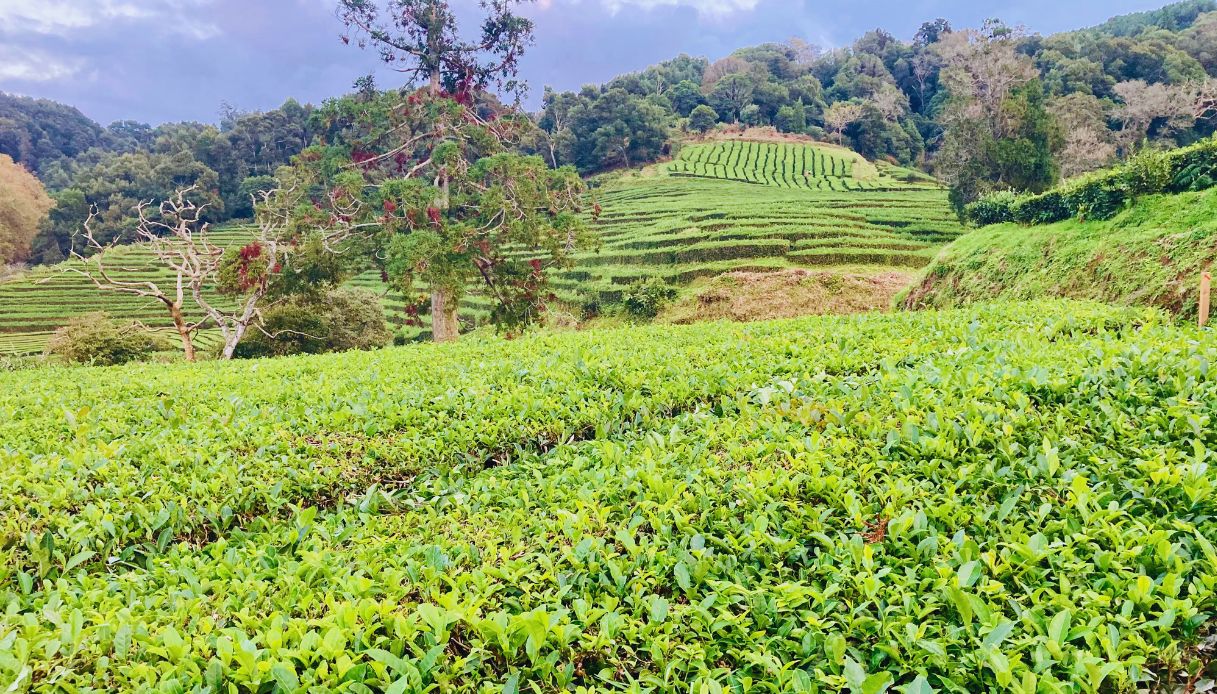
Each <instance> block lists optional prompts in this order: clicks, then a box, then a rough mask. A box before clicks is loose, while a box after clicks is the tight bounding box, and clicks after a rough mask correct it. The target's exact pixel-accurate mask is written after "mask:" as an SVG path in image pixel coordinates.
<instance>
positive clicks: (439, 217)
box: [297, 0, 591, 342]
mask: <svg viewBox="0 0 1217 694" xmlns="http://www.w3.org/2000/svg"><path fill="white" fill-rule="evenodd" d="M516 4H517V0H482V2H481V6H482V9H483V12H484V18H483V22H482V26H481V32H480V37H479V38H477V39H474V40H466V39H463V38H461V35H460V33H459V31H458V26H457V21H456V17H455V15H454V14H453V13H452V11H451V8H450V7H449V3H448V2H447V1H446V0H385V1H384V2H374V1H373V0H340V2H339V7H338V13H339V17H340V18H341V19H342V21H343V22H344V24H345V25H346V27H347V30H348V35H347V36H346V37H345V38H346V39H347V40H348V42H349V41H350V40H351V38H352V37H354V38H355V40H356V42H357V43H358V44H359V45H360V46H362V47H375V48H376V49H377V50H378V51H379V54H380V57H381V59H382V60H384V61H385V62H386V63H387V64H389V65H390V66H392V67H393V68H395V69H397V70H399V71H401V72H404V73H407V74H409V75H411V76H412V77H413V78H415V79H421V80H425V81H426V86H425V87H423V88H420V89H403V90H400V91H398V90H394V91H389V92H385V93H375V92H369V91H367V90H364V91H362V92H361V93H359V94H357V95H355V96H351V97H346V98H343V99H337V100H332V101H330V102H327V103H326V104H325V105H324V106H323V107H322V108H321V109H318V111H317V112H316V117H317V118H318V120H319V122H320V124H321V141H322V144H320V145H318V146H317V147H315V148H313V149H311V150H309V151H306V152H305V153H304V154H303V155H302V156H301V157H299V159H298V163H297V165H298V166H308V167H312V169H313V170H314V171H319V172H321V173H322V175H323V176H324V177H325V178H326V184H327V185H328V186H330V187H331V189H332V190H341V191H343V192H350V193H351V194H352V195H354V196H356V197H357V198H358V200H359V201H360V203H361V204H360V205H359V209H358V211H357V212H355V213H354V214H348V215H345V216H343V217H339V216H338V215H333V214H332V215H331V217H332V220H333V223H340V224H348V225H353V226H355V227H358V228H368V227H375V228H376V229H377V230H378V231H379V232H380V233H379V234H377V238H378V239H379V243H378V244H377V251H376V252H375V253H374V254H373V256H374V258H375V259H376V260H377V262H380V263H381V264H382V266H383V267H384V269H385V270H386V271H387V272H388V274H389V276H390V278H391V279H392V280H393V282H394V283H395V284H396V285H397V286H398V288H399V289H401V290H402V291H403V292H405V293H407V295H410V294H411V293H412V292H413V291H414V286H415V285H416V284H418V283H425V284H426V285H427V289H428V290H429V292H430V294H431V298H430V303H431V332H432V336H433V337H434V338H435V340H436V341H440V342H443V341H449V340H455V339H456V338H457V336H458V335H459V332H460V325H459V323H458V321H457V308H458V305H459V303H460V300H461V298H462V297H463V296H464V295H465V293H466V291H467V290H468V288H469V285H470V284H471V283H475V284H478V285H480V286H481V288H482V290H483V291H484V293H485V294H487V295H488V296H489V297H490V298H491V299H492V300H493V301H494V302H495V305H496V308H495V310H494V311H493V312H492V317H493V320H494V321H495V322H496V324H498V325H500V326H505V327H508V328H509V329H512V330H515V329H517V328H520V327H522V326H524V325H527V324H528V323H529V322H531V321H533V320H535V318H536V317H537V315H538V314H539V313H540V312H541V311H543V310H544V306H545V301H546V297H548V296H549V295H548V294H547V293H546V292H543V291H542V289H543V287H544V285H545V282H546V271H547V270H548V269H550V268H553V267H556V266H561V265H563V264H567V263H569V262H571V260H570V259H571V256H572V254H573V253H574V252H575V251H576V250H578V249H580V248H583V247H585V246H586V245H587V244H588V242H589V240H590V238H591V237H590V234H589V231H588V229H589V227H588V225H587V224H586V221H585V219H584V217H583V214H582V213H583V211H584V210H583V207H584V204H585V200H584V198H585V193H586V188H585V186H584V184H583V181H582V180H581V179H580V178H579V176H578V174H577V173H576V172H575V171H574V170H573V169H571V168H562V169H556V170H553V169H549V168H548V167H547V166H546V164H545V162H544V161H543V160H541V159H540V158H538V157H524V156H520V155H518V154H515V153H513V152H512V148H513V145H515V144H516V143H518V142H519V141H520V140H521V139H522V137H523V136H524V135H525V134H526V133H527V132H528V131H529V130H530V129H531V128H533V127H535V126H533V125H532V123H531V121H530V120H529V119H528V118H527V116H526V115H524V114H521V113H519V112H518V111H517V110H516V109H514V108H510V107H504V106H503V105H502V104H501V103H500V102H499V101H498V100H497V99H496V98H495V97H493V96H492V95H490V94H489V93H488V92H487V90H488V89H490V88H492V87H497V88H499V89H500V90H502V91H503V92H505V93H506V94H509V95H513V96H516V97H519V96H520V95H521V94H522V93H523V90H524V85H523V84H522V83H520V82H518V81H516V79H515V78H516V70H517V62H518V60H519V58H520V56H521V54H522V53H523V50H524V48H525V46H527V45H528V44H530V43H531V42H532V24H531V22H529V21H528V20H527V19H524V18H521V17H518V16H516V15H515V14H514V13H513V11H512V8H513V7H514V6H515V5H516Z"/></svg>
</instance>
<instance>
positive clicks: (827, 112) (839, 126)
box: [824, 101, 866, 144]
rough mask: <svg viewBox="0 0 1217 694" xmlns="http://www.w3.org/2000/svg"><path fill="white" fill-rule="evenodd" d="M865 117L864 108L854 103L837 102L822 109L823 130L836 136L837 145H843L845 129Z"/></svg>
mask: <svg viewBox="0 0 1217 694" xmlns="http://www.w3.org/2000/svg"><path fill="white" fill-rule="evenodd" d="M864 115H866V107H865V106H864V105H863V104H861V103H858V102H854V101H838V102H836V103H834V104H832V105H831V106H829V107H828V108H826V109H824V128H825V130H827V131H828V132H830V133H832V134H835V135H836V136H837V143H838V144H844V143H845V129H846V128H848V127H849V126H850V125H851V124H852V123H854V122H855V121H857V120H858V119H860V118H862V116H864Z"/></svg>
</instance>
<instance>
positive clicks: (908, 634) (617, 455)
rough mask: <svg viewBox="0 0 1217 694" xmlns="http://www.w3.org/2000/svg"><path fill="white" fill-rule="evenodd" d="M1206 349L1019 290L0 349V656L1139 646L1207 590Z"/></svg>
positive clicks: (808, 675) (341, 664)
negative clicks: (469, 328)
mask: <svg viewBox="0 0 1217 694" xmlns="http://www.w3.org/2000/svg"><path fill="white" fill-rule="evenodd" d="M1214 359H1217V351H1215V349H1214V347H1213V346H1212V344H1211V341H1210V340H1208V339H1206V337H1205V334H1204V333H1201V332H1199V331H1197V330H1196V329H1195V328H1191V327H1181V326H1177V325H1172V324H1169V323H1167V322H1165V321H1164V320H1163V319H1162V317H1161V316H1160V315H1159V314H1157V313H1155V312H1151V311H1143V310H1138V311H1133V310H1113V309H1111V308H1110V307H1106V306H1098V305H1090V304H1072V303H1054V302H1047V303H1037V304H1030V305H987V306H984V307H978V308H976V309H973V310H967V311H953V312H943V313H932V312H927V313H919V314H906V315H897V316H881V315H870V316H862V317H855V318H849V319H844V318H822V319H810V320H806V319H805V320H798V321H783V322H776V323H762V324H753V325H747V326H737V325H722V324H714V325H702V326H692V327H673V326H663V327H653V328H633V329H628V330H620V331H607V332H600V333H568V334H563V335H545V336H535V337H526V338H524V339H522V340H520V341H516V342H510V343H507V342H503V341H498V340H489V341H484V342H469V343H465V344H459V345H456V346H446V347H444V348H435V347H431V346H421V347H411V348H406V349H398V350H387V351H382V352H376V353H368V354H351V355H343V356H341V357H334V356H320V357H309V358H290V359H279V360H269V361H263V362H259V363H256V364H250V363H230V364H213V365H204V367H205V368H199V367H192V368H185V367H169V368H158V369H155V370H154V369H151V368H147V367H134V368H125V369H121V370H117V371H114V370H110V371H106V372H98V371H92V370H72V371H67V370H60V371H54V370H52V371H43V372H18V373H6V374H0V409H2V411H4V412H5V413H6V415H7V416H6V417H5V418H3V419H0V436H2V437H3V440H4V441H5V445H4V446H3V447H0V456H3V462H4V463H5V465H6V470H7V471H8V477H7V478H6V484H5V485H4V486H3V488H2V492H0V493H3V494H4V495H5V496H4V501H5V504H4V506H3V511H2V515H0V519H2V522H3V525H2V526H0V527H2V528H3V532H4V533H5V540H6V543H5V545H4V546H3V547H4V549H3V551H4V552H5V553H6V554H5V561H4V562H3V563H2V564H0V594H2V595H3V598H4V601H5V605H6V609H5V610H4V612H3V613H2V614H0V643H3V644H4V646H5V647H4V648H3V649H2V650H0V678H2V679H3V681H7V682H12V681H21V682H29V683H31V688H32V689H46V690H52V689H74V690H89V689H92V690H102V689H105V690H123V691H127V690H157V689H165V690H174V691H192V690H195V689H197V690H200V691H201V690H203V689H208V688H209V689H212V690H215V689H219V688H224V687H230V688H233V689H236V690H241V691H263V690H264V691H275V690H281V691H289V690H291V691H296V690H305V691H313V690H316V691H333V690H343V689H346V690H352V691H364V690H365V689H367V690H372V691H411V690H413V691H420V690H427V689H430V690H434V691H453V692H477V691H483V690H484V689H486V688H487V687H488V686H489V687H491V688H494V689H495V690H496V691H497V690H498V689H502V690H504V691H509V692H515V691H519V690H520V689H521V685H523V686H524V687H527V686H529V685H531V686H533V687H535V688H537V689H542V690H546V691H566V690H571V691H574V690H577V689H578V688H580V687H582V688H583V689H582V691H588V692H591V691H617V690H629V689H630V688H631V687H634V688H637V689H639V690H642V689H649V690H654V691H689V690H693V691H720V690H722V691H740V690H746V689H751V690H754V691H808V692H817V691H820V692H837V691H845V690H848V691H874V692H879V691H906V692H928V691H931V690H933V691H992V690H1001V689H1015V690H1017V691H1040V690H1041V689H1042V690H1043V691H1057V690H1061V691H1068V690H1072V689H1079V690H1086V691H1104V690H1108V689H1110V690H1114V691H1122V690H1129V689H1135V688H1136V687H1138V686H1141V685H1142V684H1144V683H1145V682H1150V681H1154V682H1163V681H1165V680H1166V678H1167V677H1168V676H1169V673H1170V672H1172V671H1173V672H1181V671H1182V672H1187V667H1188V664H1187V662H1186V659H1187V657H1188V654H1189V653H1193V652H1195V651H1194V649H1193V647H1194V645H1195V644H1196V643H1197V642H1198V641H1199V640H1201V639H1202V638H1203V637H1204V635H1205V634H1207V633H1209V631H1210V629H1211V626H1212V621H1211V620H1212V615H1213V614H1214V610H1215V609H1217V602H1215V601H1217V597H1215V596H1217V568H1215V567H1217V552H1215V550H1214V548H1213V542H1212V540H1211V538H1212V537H1214V536H1215V534H1217V525H1215V522H1214V517H1215V514H1214V513H1213V510H1214V504H1215V503H1217V498H1215V496H1214V495H1215V494H1217V484H1215V483H1214V479H1213V475H1212V472H1211V471H1212V469H1213V463H1214V460H1213V458H1214V452H1213V451H1214V450H1217V439H1215V438H1214V435H1213V427H1212V426H1211V423H1210V421H1209V420H1210V417H1211V414H1212V413H1211V412H1210V408H1208V407H1207V406H1206V405H1205V403H1211V402H1214V401H1217V391H1215V386H1214V382H1213V379H1212V378H1211V374H1210V371H1209V370H1208V365H1209V364H1211V363H1213V361H1214ZM79 663H90V664H91V665H90V666H89V667H81V666H79V665H78V664H79Z"/></svg>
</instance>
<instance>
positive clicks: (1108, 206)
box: [964, 137, 1217, 226]
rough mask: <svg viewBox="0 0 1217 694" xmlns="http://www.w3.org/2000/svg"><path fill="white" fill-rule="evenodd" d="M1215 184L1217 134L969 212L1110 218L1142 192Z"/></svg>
mask: <svg viewBox="0 0 1217 694" xmlns="http://www.w3.org/2000/svg"><path fill="white" fill-rule="evenodd" d="M1215 184H1217V137H1213V138H1209V139H1207V140H1204V141H1202V142H1198V143H1196V144H1194V145H1191V146H1189V147H1183V148H1180V149H1175V150H1170V151H1166V152H1159V151H1146V152H1142V153H1141V154H1138V155H1137V156H1135V157H1133V158H1132V159H1129V160H1128V161H1127V162H1125V163H1124V164H1122V165H1120V166H1118V167H1115V168H1113V169H1108V170H1106V171H1098V172H1095V173H1092V174H1088V175H1086V176H1083V177H1081V178H1077V179H1074V180H1072V181H1069V182H1067V183H1065V184H1064V185H1062V186H1060V187H1058V188H1054V189H1053V190H1050V191H1048V192H1046V193H1041V194H1039V195H1024V196H1021V197H1017V198H1015V199H1013V200H1011V199H1008V198H1005V197H997V196H989V197H986V198H983V199H981V200H979V201H977V202H974V203H972V204H971V205H968V206H967V208H966V210H965V213H964V216H965V218H966V219H967V221H969V222H971V223H973V224H975V225H977V226H985V225H987V224H998V223H1001V222H1008V221H1015V222H1020V223H1023V224H1047V223H1051V222H1059V221H1062V220H1065V219H1069V218H1071V217H1075V216H1076V217H1078V218H1080V219H1110V218H1112V217H1114V216H1115V215H1116V214H1118V213H1119V212H1120V211H1121V210H1123V209H1124V208H1125V207H1127V206H1128V204H1129V203H1130V202H1132V200H1133V199H1135V198H1136V197H1138V196H1141V195H1152V194H1156V193H1182V192H1185V191H1199V190H1204V189H1206V188H1211V187H1212V186H1213V185H1215ZM998 195H1001V194H998ZM1007 211H1008V213H1007Z"/></svg>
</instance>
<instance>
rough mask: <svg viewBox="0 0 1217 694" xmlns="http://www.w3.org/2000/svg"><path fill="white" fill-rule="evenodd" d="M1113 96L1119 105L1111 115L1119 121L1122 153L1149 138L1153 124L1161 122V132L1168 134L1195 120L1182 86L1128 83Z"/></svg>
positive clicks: (1139, 82)
mask: <svg viewBox="0 0 1217 694" xmlns="http://www.w3.org/2000/svg"><path fill="white" fill-rule="evenodd" d="M1115 92H1116V96H1119V97H1120V100H1121V101H1122V102H1123V103H1121V104H1120V105H1119V107H1118V108H1117V109H1116V113H1115V115H1116V118H1117V119H1118V120H1119V121H1120V132H1119V136H1120V144H1121V146H1122V147H1123V148H1124V151H1125V153H1128V152H1131V151H1132V150H1133V149H1135V148H1136V146H1137V144H1138V143H1139V142H1141V141H1142V140H1144V139H1145V138H1146V137H1147V136H1148V135H1149V132H1150V127H1151V126H1152V125H1153V124H1154V122H1155V121H1159V120H1162V119H1165V123H1164V124H1163V129H1164V131H1166V132H1169V131H1171V130H1178V129H1182V128H1186V127H1187V126H1189V125H1191V124H1192V122H1193V121H1194V120H1195V117H1194V115H1193V107H1194V106H1195V103H1196V102H1195V101H1193V100H1192V99H1190V98H1189V94H1188V88H1187V87H1186V86H1179V85H1170V84H1148V83H1146V82H1144V81H1142V80H1130V81H1127V82H1120V83H1119V84H1117V85H1116V86H1115Z"/></svg>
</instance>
